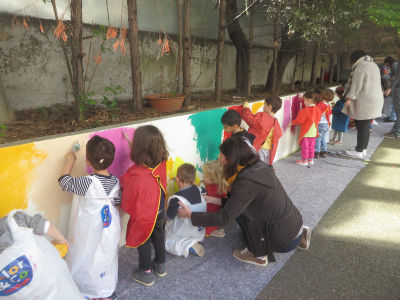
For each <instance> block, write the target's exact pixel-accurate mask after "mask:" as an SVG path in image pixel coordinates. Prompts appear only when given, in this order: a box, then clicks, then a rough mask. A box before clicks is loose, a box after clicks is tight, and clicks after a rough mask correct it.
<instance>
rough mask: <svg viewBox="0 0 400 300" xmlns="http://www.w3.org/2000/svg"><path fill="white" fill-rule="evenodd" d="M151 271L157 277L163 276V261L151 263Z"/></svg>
mask: <svg viewBox="0 0 400 300" xmlns="http://www.w3.org/2000/svg"><path fill="white" fill-rule="evenodd" d="M153 272H154V274H156V275H157V276H158V277H164V276H165V275H167V271H166V267H165V263H162V264H158V263H156V262H154V263H153Z"/></svg>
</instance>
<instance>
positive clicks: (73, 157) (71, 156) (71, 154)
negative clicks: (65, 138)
mask: <svg viewBox="0 0 400 300" xmlns="http://www.w3.org/2000/svg"><path fill="white" fill-rule="evenodd" d="M64 158H65V161H68V162H75V161H76V155H75V153H74V152H72V151H69V152H68V153H67V154H65V155H64Z"/></svg>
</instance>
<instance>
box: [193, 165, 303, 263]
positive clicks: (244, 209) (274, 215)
mask: <svg viewBox="0 0 400 300" xmlns="http://www.w3.org/2000/svg"><path fill="white" fill-rule="evenodd" d="M239 215H242V216H243V217H244V219H245V227H246V228H245V235H246V238H247V241H248V245H247V246H248V248H249V250H250V251H251V252H252V253H253V254H254V255H255V256H263V255H266V254H271V253H272V252H275V251H278V250H279V249H282V248H283V247H285V246H286V245H287V244H289V242H291V241H292V240H293V239H294V238H295V237H296V235H297V234H298V232H299V231H300V228H301V226H302V225H303V219H302V217H301V214H300V212H299V211H298V209H297V208H296V206H294V204H293V203H292V201H291V200H290V199H289V197H288V195H287V194H286V192H285V190H284V189H283V186H282V184H281V183H280V182H279V180H278V178H277V177H276V175H275V172H274V170H273V168H272V167H271V166H270V165H267V164H265V163H264V162H261V161H260V162H258V163H256V164H255V165H253V166H250V167H247V168H245V169H243V170H242V171H241V172H240V173H239V174H238V176H237V178H236V180H235V181H234V182H233V184H232V186H231V196H230V197H229V199H228V200H227V201H226V204H225V205H224V206H223V207H222V208H221V209H220V210H219V211H218V212H215V213H200V212H192V224H193V225H194V226H220V225H225V224H227V223H228V222H229V221H230V220H233V219H235V218H236V217H237V216H239Z"/></svg>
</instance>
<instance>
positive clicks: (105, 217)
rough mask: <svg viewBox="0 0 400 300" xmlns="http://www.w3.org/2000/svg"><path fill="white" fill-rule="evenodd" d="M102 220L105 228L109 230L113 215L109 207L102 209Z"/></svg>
mask: <svg viewBox="0 0 400 300" xmlns="http://www.w3.org/2000/svg"><path fill="white" fill-rule="evenodd" d="M101 219H102V221H103V228H107V227H109V226H110V224H111V213H110V207H109V206H108V205H104V206H103V208H102V209H101Z"/></svg>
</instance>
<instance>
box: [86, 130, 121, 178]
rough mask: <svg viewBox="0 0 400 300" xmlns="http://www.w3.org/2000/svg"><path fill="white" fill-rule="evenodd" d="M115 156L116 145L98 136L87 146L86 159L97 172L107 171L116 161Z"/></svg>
mask: <svg viewBox="0 0 400 300" xmlns="http://www.w3.org/2000/svg"><path fill="white" fill-rule="evenodd" d="M114 155H115V147H114V144H113V143H111V142H110V141H109V140H107V139H105V138H102V137H100V136H98V135H95V136H93V137H92V138H91V139H90V140H89V141H88V142H87V144H86V158H87V160H88V161H89V162H90V164H91V166H92V167H93V169H95V170H106V169H107V168H108V167H109V166H111V164H112V162H113V161H114Z"/></svg>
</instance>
